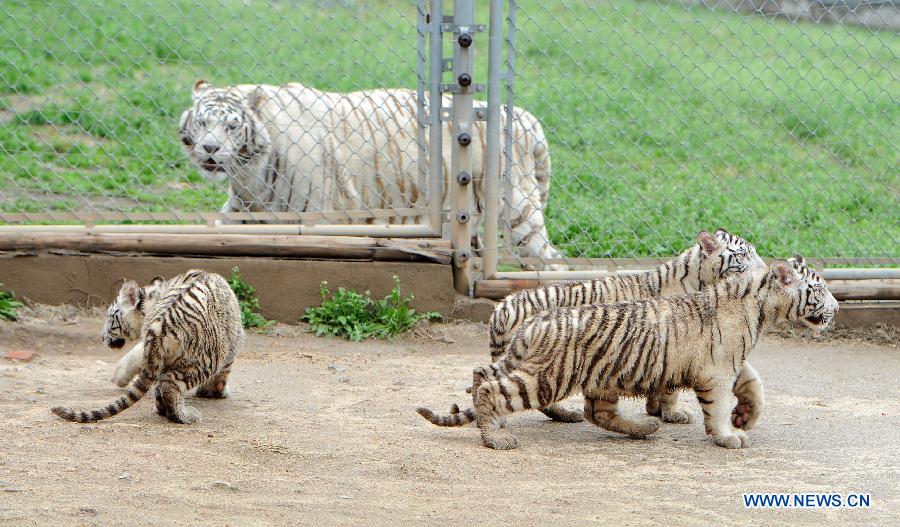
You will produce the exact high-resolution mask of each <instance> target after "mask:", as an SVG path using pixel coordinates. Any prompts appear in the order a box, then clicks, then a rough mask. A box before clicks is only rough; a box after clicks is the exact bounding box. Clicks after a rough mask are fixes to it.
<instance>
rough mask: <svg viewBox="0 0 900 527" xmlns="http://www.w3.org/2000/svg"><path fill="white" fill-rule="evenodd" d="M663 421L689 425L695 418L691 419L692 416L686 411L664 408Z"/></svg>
mask: <svg viewBox="0 0 900 527" xmlns="http://www.w3.org/2000/svg"><path fill="white" fill-rule="evenodd" d="M662 420H663V421H665V422H667V423H676V424H681V425H687V424H690V423H691V421H692V420H693V418H692V417H691V414H689V413H687V412H685V411H684V410H667V409H665V408H663V410H662Z"/></svg>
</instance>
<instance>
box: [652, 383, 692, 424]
mask: <svg viewBox="0 0 900 527" xmlns="http://www.w3.org/2000/svg"><path fill="white" fill-rule="evenodd" d="M647 414H648V415H652V416H656V417H659V418H661V419H662V420H663V421H664V422H666V423H678V424H689V423H690V422H691V420H692V419H691V414H689V413H687V412H685V411H684V410H679V409H678V391H671V392H665V393H650V394H648V395H647Z"/></svg>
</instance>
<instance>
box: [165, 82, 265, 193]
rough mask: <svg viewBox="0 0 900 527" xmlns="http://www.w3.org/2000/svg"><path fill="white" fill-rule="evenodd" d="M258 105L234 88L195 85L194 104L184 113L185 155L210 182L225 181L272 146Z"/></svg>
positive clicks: (182, 125) (201, 83)
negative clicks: (258, 111) (259, 114)
mask: <svg viewBox="0 0 900 527" xmlns="http://www.w3.org/2000/svg"><path fill="white" fill-rule="evenodd" d="M255 105H256V102H254V101H253V100H251V98H248V97H247V96H245V95H242V94H241V93H239V92H238V91H236V90H233V89H215V88H213V87H211V86H210V85H209V84H208V83H206V82H205V81H198V82H197V84H196V85H195V86H194V93H193V104H192V105H191V107H190V108H189V109H187V110H185V111H184V113H182V114H181V130H180V136H181V143H182V145H184V151H185V154H187V157H188V159H190V160H191V162H193V163H194V164H195V165H197V167H198V168H199V169H200V171H201V172H202V173H203V175H204V176H206V177H207V178H208V179H211V180H213V181H224V180H225V179H226V178H227V177H228V175H229V174H234V173H235V172H236V171H237V170H238V169H239V168H240V167H243V166H246V165H247V164H249V163H250V161H251V160H252V159H253V158H254V156H256V155H258V154H260V153H263V152H264V151H265V150H266V148H267V147H268V145H269V140H268V135H267V134H266V131H265V128H264V126H263V123H262V122H261V120H260V119H259V117H258V114H257V112H256V111H255V109H254V108H253V107H254V106H255Z"/></svg>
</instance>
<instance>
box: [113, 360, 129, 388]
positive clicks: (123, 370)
mask: <svg viewBox="0 0 900 527" xmlns="http://www.w3.org/2000/svg"><path fill="white" fill-rule="evenodd" d="M132 378H134V375H133V373H132V372H131V368H130V367H129V365H128V364H122V362H119V364H118V365H117V366H116V371H114V372H113V376H112V382H113V384H115V385H116V386H118V387H120V388H124V387H126V386H128V383H130V382H131V379H132Z"/></svg>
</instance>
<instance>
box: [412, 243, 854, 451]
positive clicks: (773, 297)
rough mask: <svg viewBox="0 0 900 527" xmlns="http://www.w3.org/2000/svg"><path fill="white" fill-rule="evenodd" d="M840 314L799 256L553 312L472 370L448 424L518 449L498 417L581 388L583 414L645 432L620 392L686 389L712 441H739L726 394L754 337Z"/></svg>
mask: <svg viewBox="0 0 900 527" xmlns="http://www.w3.org/2000/svg"><path fill="white" fill-rule="evenodd" d="M837 312H838V304H837V301H836V300H835V299H834V297H833V296H832V295H831V293H829V292H828V289H827V288H826V285H825V281H824V280H822V278H821V276H819V274H818V273H816V272H815V271H813V270H811V269H809V268H807V267H806V266H805V265H804V264H803V259H802V258H795V259H794V261H792V262H788V261H785V260H776V261H774V262H773V263H772V264H770V265H769V266H768V267H764V268H754V269H751V270H749V271H748V272H746V273H738V274H731V275H729V276H728V277H726V278H725V279H724V280H720V281H718V282H716V283H715V284H712V285H709V286H706V287H705V288H703V289H702V290H701V291H699V292H696V293H691V294H687V295H683V296H676V297H667V298H661V299H652V300H641V301H635V302H626V303H617V304H602V305H593V306H591V305H589V306H581V307H575V308H558V309H554V310H551V311H548V312H545V313H542V314H539V315H536V316H534V317H532V318H531V319H530V320H528V321H527V322H526V323H525V324H524V325H522V326H521V327H520V328H519V329H518V330H517V331H516V333H515V335H514V336H513V339H512V342H511V343H510V345H509V349H508V350H507V352H506V354H505V355H504V356H503V358H502V359H501V361H500V363H495V364H492V365H491V366H489V367H479V368H476V369H475V371H474V372H473V375H472V377H473V381H472V382H473V395H472V399H473V403H474V405H473V406H474V408H470V409H467V410H465V411H464V412H460V413H457V414H454V416H453V417H454V418H455V419H454V421H455V423H454V424H457V425H462V424H465V423H467V422H471V421H472V420H477V423H478V428H479V429H480V430H481V438H482V441H483V443H484V445H485V446H488V447H490V448H496V449H511V448H515V447H516V446H517V441H516V439H515V437H513V436H512V435H511V434H510V433H509V432H508V431H507V430H505V429H504V428H503V421H504V416H506V415H507V414H510V413H513V412H516V411H521V410H526V409H529V408H545V407H547V406H549V405H551V404H553V403H555V402H557V401H560V400H562V399H564V398H566V397H568V396H570V395H572V394H574V393H577V392H578V391H579V390H580V391H581V393H583V394H584V396H585V403H584V412H585V416H586V417H587V419H588V420H589V421H590V422H592V423H594V424H595V425H597V426H599V427H601V428H604V429H606V430H611V431H614V432H619V433H623V434H627V435H629V436H632V437H644V436H647V435H649V434H652V433H653V432H655V431H656V430H658V429H659V426H660V421H659V419H657V418H656V417H651V416H645V417H641V418H630V417H626V416H623V415H622V414H621V413H620V412H619V409H618V400H619V397H623V396H624V397H630V396H640V395H644V394H647V393H651V392H655V391H660V390H667V391H668V390H674V389H678V388H690V389H693V390H694V392H695V394H696V395H697V400H698V401H699V402H700V406H701V408H702V409H703V419H704V426H705V429H706V433H707V434H709V435H711V436H712V437H713V440H714V442H715V444H716V445H718V446H721V447H725V448H744V447H747V446H749V444H750V440H749V438H748V437H747V434H746V433H745V431H744V430H742V429H739V428H735V427H734V426H733V422H732V419H731V409H730V402H731V393H732V388H733V386H734V384H735V381H736V379H737V377H738V372H739V371H740V370H741V368H742V366H743V365H744V363H745V361H746V360H747V357H748V356H749V354H750V352H751V351H752V350H753V347H754V346H755V345H756V343H757V341H758V340H759V338H760V336H761V335H762V334H763V333H764V332H765V331H766V329H767V328H769V327H770V326H771V325H773V324H775V323H776V322H780V321H785V320H789V321H799V322H801V323H802V324H804V325H806V326H808V327H811V328H815V329H823V328H825V327H826V326H827V325H828V324H829V323H830V322H831V321H832V319H833V318H834V315H835V314H836V313H837ZM419 413H420V414H422V415H423V416H425V417H426V418H428V414H431V415H432V416H433V413H431V412H430V410H427V409H425V408H420V409H419Z"/></svg>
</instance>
